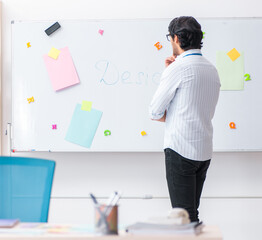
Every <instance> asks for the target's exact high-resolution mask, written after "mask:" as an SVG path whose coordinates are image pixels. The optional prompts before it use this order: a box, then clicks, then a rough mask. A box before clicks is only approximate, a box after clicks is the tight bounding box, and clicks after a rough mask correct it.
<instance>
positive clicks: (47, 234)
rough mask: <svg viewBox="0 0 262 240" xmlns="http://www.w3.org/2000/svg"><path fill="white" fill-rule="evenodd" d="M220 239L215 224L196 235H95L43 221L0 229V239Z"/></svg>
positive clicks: (78, 227)
mask: <svg viewBox="0 0 262 240" xmlns="http://www.w3.org/2000/svg"><path fill="white" fill-rule="evenodd" d="M11 239H13V240H14V239H15V240H33V239H34V240H50V239H51V240H84V239H85V240H152V239H154V240H170V239H172V240H222V234H221V232H220V230H219V229H218V227H216V226H206V227H204V229H203V233H201V234H200V235H198V236H186V235H184V236H174V235H172V236H161V235H159V236H156V235H155V236H149V235H148V236H139V235H131V234H126V233H120V234H119V235H115V236H113V235H111V236H95V235H94V234H91V231H90V229H89V230H88V228H87V227H86V226H84V225H64V224H63V225H54V224H45V223H32V224H30V225H29V223H20V224H18V225H17V226H16V227H14V228H11V229H0V240H11Z"/></svg>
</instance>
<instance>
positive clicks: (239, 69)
mask: <svg viewBox="0 0 262 240" xmlns="http://www.w3.org/2000/svg"><path fill="white" fill-rule="evenodd" d="M216 67H217V71H218V74H219V78H220V82H221V88H220V90H243V89H244V54H243V53H240V56H239V57H238V58H237V59H236V60H235V61H232V60H231V59H230V58H229V57H228V55H227V52H224V51H218V52H217V54H216Z"/></svg>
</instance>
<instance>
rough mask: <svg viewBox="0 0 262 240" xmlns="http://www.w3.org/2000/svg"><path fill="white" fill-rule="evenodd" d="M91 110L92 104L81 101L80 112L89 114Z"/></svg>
mask: <svg viewBox="0 0 262 240" xmlns="http://www.w3.org/2000/svg"><path fill="white" fill-rule="evenodd" d="M91 109H92V102H90V101H85V100H83V101H82V105H81V110H84V111H89V112H90V111H91Z"/></svg>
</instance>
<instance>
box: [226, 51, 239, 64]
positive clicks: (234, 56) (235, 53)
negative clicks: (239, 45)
mask: <svg viewBox="0 0 262 240" xmlns="http://www.w3.org/2000/svg"><path fill="white" fill-rule="evenodd" d="M227 55H228V56H229V57H230V59H231V60H232V61H233V62H234V61H235V60H236V59H238V58H239V57H240V53H239V52H238V51H237V50H236V49H235V48H233V49H232V50H230V51H229V52H228V53H227Z"/></svg>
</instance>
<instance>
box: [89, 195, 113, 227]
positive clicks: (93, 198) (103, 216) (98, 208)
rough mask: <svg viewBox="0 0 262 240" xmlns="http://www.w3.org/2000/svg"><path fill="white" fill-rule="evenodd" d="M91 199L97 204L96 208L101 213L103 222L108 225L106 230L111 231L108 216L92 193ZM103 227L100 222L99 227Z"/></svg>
mask: <svg viewBox="0 0 262 240" xmlns="http://www.w3.org/2000/svg"><path fill="white" fill-rule="evenodd" d="M89 195H90V197H91V199H92V200H93V202H94V204H95V208H96V209H97V211H98V212H99V214H100V216H101V218H100V219H101V220H103V222H104V223H105V225H106V228H107V229H109V226H108V222H107V221H106V215H105V214H104V213H103V212H102V211H101V209H100V205H99V204H98V201H97V200H96V198H95V196H94V195H93V194H92V193H90V194H89ZM100 225H101V221H99V220H98V226H100Z"/></svg>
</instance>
